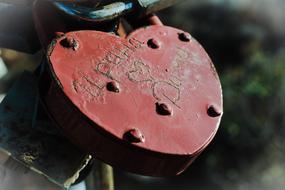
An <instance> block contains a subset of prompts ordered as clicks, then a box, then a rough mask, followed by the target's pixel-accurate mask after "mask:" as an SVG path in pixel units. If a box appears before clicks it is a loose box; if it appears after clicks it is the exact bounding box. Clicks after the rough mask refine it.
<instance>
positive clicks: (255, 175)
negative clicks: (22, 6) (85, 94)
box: [0, 0, 285, 190]
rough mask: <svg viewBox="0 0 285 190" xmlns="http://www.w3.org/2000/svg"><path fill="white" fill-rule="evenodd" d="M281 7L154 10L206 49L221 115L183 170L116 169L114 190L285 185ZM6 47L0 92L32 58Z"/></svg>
mask: <svg viewBox="0 0 285 190" xmlns="http://www.w3.org/2000/svg"><path fill="white" fill-rule="evenodd" d="M284 10H285V1H284V0H270V1H269V0H199V1H198V0H196V1H194V0H191V1H190V0H189V1H185V2H182V3H180V4H178V5H176V6H174V7H172V8H169V9H166V10H164V11H162V12H160V13H159V15H160V16H161V18H162V20H163V22H164V24H165V25H170V26H174V27H177V28H180V29H183V30H185V31H189V32H190V33H191V34H192V36H193V37H195V38H196V39H197V40H198V41H199V42H200V43H201V44H202V45H203V46H204V48H205V49H206V51H207V52H208V53H209V55H210V57H211V58H212V60H213V62H214V64H215V66H216V68H217V71H218V73H219V75H220V78H221V83H222V86H223V93H224V116H223V119H222V123H221V126H220V130H219V131H218V134H217V136H216V138H215V139H214V141H213V142H212V144H211V145H210V146H209V147H208V148H207V150H206V151H205V152H204V153H203V154H202V155H201V156H200V157H199V158H198V159H197V160H196V161H195V162H194V163H193V164H192V165H191V166H190V167H189V169H188V170H187V171H186V172H185V173H183V174H182V175H180V176H177V177H171V178H149V177H143V176H137V175H133V174H129V173H125V172H123V171H119V170H116V169H115V184H116V190H128V189H130V190H134V189H136V190H151V189H165V190H172V189H175V190H176V189H177V190H188V189H191V190H208V189H211V190H215V189H217V190H224V189H225V190H227V189H231V190H255V189H256V190H257V189H258V190H267V189H271V190H283V189H284V187H285V146H284V145H285V141H284V140H285V120H284V116H285V111H284V109H285V11H284ZM13 53H15V52H11V51H7V50H2V55H3V54H5V56H2V57H3V60H4V62H5V63H6V66H7V68H8V70H9V72H8V74H5V75H3V76H2V78H1V67H0V78H1V79H0V94H5V90H7V89H8V88H9V85H10V84H11V83H12V81H13V78H15V76H17V75H18V74H19V73H20V72H22V70H23V69H24V68H25V69H30V70H33V69H34V66H33V65H31V64H26V63H28V62H29V61H31V60H37V58H38V56H26V55H24V54H23V55H20V57H21V56H23V57H24V58H25V60H26V63H25V62H24V61H23V59H22V58H20V59H19V60H18V62H17V56H16V58H15V56H14V57H13V56H11V55H13ZM15 59H16V60H15ZM19 62H20V63H19ZM4 70H5V69H3V68H2V72H3V71H4ZM0 98H1V95H0ZM23 188H24V187H23ZM23 188H22V189H23ZM0 189H1V186H0ZM27 189H29V190H30V189H32V188H27ZM34 189H44V187H43V186H41V187H40V188H39V187H38V188H34ZM49 189H50V190H52V189H54V188H49ZM1 190H2V189H1ZM3 190H7V189H3ZM13 190H14V189H13Z"/></svg>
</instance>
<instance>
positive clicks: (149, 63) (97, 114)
mask: <svg viewBox="0 0 285 190" xmlns="http://www.w3.org/2000/svg"><path fill="white" fill-rule="evenodd" d="M48 60H49V63H48V65H47V67H46V74H45V77H43V79H42V80H41V81H42V82H41V86H44V87H43V88H42V89H41V97H42V100H43V102H44V103H45V106H46V108H47V109H48V110H49V112H50V113H51V115H52V117H53V119H54V120H55V121H56V122H57V124H58V126H59V127H60V128H61V129H63V130H64V131H65V133H66V134H67V135H68V136H69V137H70V139H71V140H72V141H73V142H74V143H75V144H77V145H79V146H80V147H81V148H82V149H84V150H86V151H88V152H89V153H91V154H92V155H94V156H95V157H97V158H99V159H101V160H103V161H104V162H107V163H109V164H111V165H113V166H116V167H119V168H122V169H125V170H127V171H131V172H135V173H140V174H144V175H151V176H168V175H176V174H179V173H181V172H182V171H183V170H185V169H186V167H187V166H188V165H189V164H190V163H191V162H192V161H193V160H194V159H195V158H196V157H197V156H198V155H199V154H200V153H201V152H202V151H203V150H204V149H205V148H206V146H207V145H208V144H209V143H210V141H211V140H212V139H213V137H214V135H215V134H216V132H217V129H218V126H219V123H220V120H221V116H222V112H223V111H222V109H223V108H222V90H221V85H220V82H219V78H218V75H217V73H216V71H215V68H214V66H213V64H212V62H211V60H210V58H209V57H208V55H207V53H206V52H205V51H204V49H203V48H202V47H201V45H200V44H199V43H198V42H197V41H196V40H195V39H194V38H192V37H191V36H190V34H188V33H186V32H184V31H181V30H178V29H174V28H171V27H166V26H149V27H145V28H141V29H138V30H136V31H135V32H133V33H131V34H130V35H129V36H128V38H127V39H123V38H120V37H118V36H115V35H111V34H107V33H102V32H97V31H78V32H70V33H67V34H66V35H65V36H62V37H61V38H59V39H57V40H56V41H55V42H54V43H52V46H51V47H50V55H49V56H48ZM47 81H49V83H47Z"/></svg>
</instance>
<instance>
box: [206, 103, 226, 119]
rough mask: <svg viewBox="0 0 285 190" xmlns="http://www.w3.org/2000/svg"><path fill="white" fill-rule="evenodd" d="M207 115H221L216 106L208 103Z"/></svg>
mask: <svg viewBox="0 0 285 190" xmlns="http://www.w3.org/2000/svg"><path fill="white" fill-rule="evenodd" d="M207 113H208V116H210V117H219V116H221V115H222V111H220V110H219V109H218V108H217V107H216V106H214V105H210V106H209V107H208V110H207Z"/></svg>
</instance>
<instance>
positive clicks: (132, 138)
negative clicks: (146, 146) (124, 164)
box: [123, 128, 145, 143]
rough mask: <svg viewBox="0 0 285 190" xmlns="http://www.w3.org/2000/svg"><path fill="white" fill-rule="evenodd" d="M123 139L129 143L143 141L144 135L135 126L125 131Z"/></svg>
mask: <svg viewBox="0 0 285 190" xmlns="http://www.w3.org/2000/svg"><path fill="white" fill-rule="evenodd" d="M123 139H124V140H126V141H128V142H130V143H144V142H145V137H144V135H143V134H142V132H141V131H140V130H139V129H137V128H133V129H130V130H128V131H127V132H125V134H124V135H123Z"/></svg>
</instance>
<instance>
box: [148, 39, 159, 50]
mask: <svg viewBox="0 0 285 190" xmlns="http://www.w3.org/2000/svg"><path fill="white" fill-rule="evenodd" d="M147 45H148V47H150V48H152V49H158V48H160V47H161V43H160V41H158V40H156V39H153V38H152V39H149V40H148V41H147Z"/></svg>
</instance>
